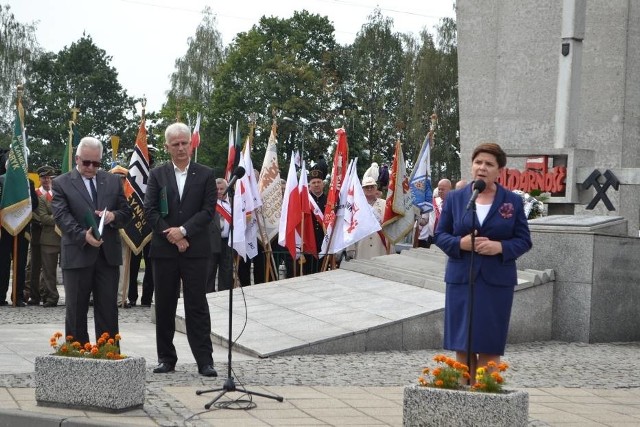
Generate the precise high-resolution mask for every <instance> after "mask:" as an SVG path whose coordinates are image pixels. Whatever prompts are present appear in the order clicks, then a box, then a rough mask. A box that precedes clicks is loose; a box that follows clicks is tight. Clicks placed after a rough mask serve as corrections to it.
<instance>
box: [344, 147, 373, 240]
mask: <svg viewBox="0 0 640 427" xmlns="http://www.w3.org/2000/svg"><path fill="white" fill-rule="evenodd" d="M356 162H357V159H355V161H354V164H355V163H356ZM350 173H351V176H350V177H349V179H348V181H347V182H346V183H345V184H346V185H347V195H346V202H345V206H344V216H343V218H342V230H343V235H344V238H343V244H344V247H345V248H346V247H347V246H349V245H353V244H354V243H358V242H359V241H360V240H362V239H364V238H365V237H367V236H368V235H370V234H372V233H375V232H377V231H380V229H381V227H380V222H379V221H378V219H377V218H376V216H375V214H374V213H373V209H371V206H369V202H368V201H367V198H366V197H365V195H364V191H363V190H362V185H361V184H360V179H359V178H358V171H357V168H356V167H355V165H354V166H353V168H352V169H351V170H350ZM340 195H341V196H342V194H340ZM340 249H342V248H340Z"/></svg>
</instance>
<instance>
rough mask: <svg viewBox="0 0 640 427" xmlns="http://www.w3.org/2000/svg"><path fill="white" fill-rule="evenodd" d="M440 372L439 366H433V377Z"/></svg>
mask: <svg viewBox="0 0 640 427" xmlns="http://www.w3.org/2000/svg"><path fill="white" fill-rule="evenodd" d="M440 372H442V371H441V370H440V368H435V369H434V370H433V376H434V377H437V376H438V375H440Z"/></svg>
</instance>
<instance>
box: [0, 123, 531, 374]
mask: <svg viewBox="0 0 640 427" xmlns="http://www.w3.org/2000/svg"><path fill="white" fill-rule="evenodd" d="M190 138H191V133H190V129H189V127H188V126H187V125H185V124H183V123H174V124H172V125H170V126H169V127H167V129H166V132H165V149H166V151H167V153H168V154H169V156H170V161H168V162H166V163H164V164H162V165H160V166H157V167H155V168H153V169H151V171H150V174H149V178H148V183H147V189H146V193H145V199H144V215H145V218H146V220H147V222H148V223H149V225H150V227H151V229H152V235H151V241H150V243H149V244H147V245H145V246H144V248H143V250H142V252H141V253H139V254H137V255H135V254H132V253H131V251H130V249H129V248H128V247H127V245H126V244H125V243H124V242H123V241H122V240H121V237H120V234H119V229H121V228H122V227H124V226H125V225H126V224H127V223H128V221H130V220H131V217H132V210H131V206H129V204H128V203H127V199H126V198H125V195H124V185H123V182H124V180H125V177H126V176H127V172H128V171H127V169H126V168H123V167H121V166H116V167H114V168H113V169H111V170H110V171H108V172H107V171H105V170H102V169H101V165H102V155H103V146H102V143H101V142H100V141H99V140H97V139H95V138H92V137H85V138H83V139H82V140H81V141H80V143H79V145H78V147H77V149H76V155H75V164H76V167H75V168H74V169H72V170H71V171H70V172H68V173H65V174H62V175H60V176H57V177H55V175H56V173H55V170H54V169H53V168H52V167H50V166H42V167H41V168H39V169H38V171H37V173H38V177H39V181H40V186H39V187H38V188H35V185H34V184H33V181H31V180H30V184H31V204H32V206H33V210H32V221H31V224H30V227H25V229H24V230H23V231H22V232H21V233H19V234H18V235H17V236H16V237H15V238H14V237H13V236H11V235H10V233H8V232H6V230H4V229H2V230H1V231H2V234H1V236H0V292H2V294H1V295H2V296H3V297H5V298H6V295H7V291H8V289H9V282H10V281H9V277H10V270H11V263H12V261H13V262H14V263H15V267H16V270H15V272H16V274H15V280H16V289H17V296H16V302H15V305H16V306H17V307H24V306H25V305H40V304H42V306H43V307H55V306H56V305H57V304H58V300H59V294H58V291H57V286H58V284H57V268H58V264H59V265H60V268H61V270H62V277H63V284H64V288H65V300H66V303H65V310H66V316H65V335H67V336H69V335H70V336H72V337H74V339H76V340H78V341H79V342H81V343H85V342H89V332H88V326H87V314H88V310H89V306H90V305H93V310H94V323H95V325H94V326H95V336H96V337H100V336H101V335H102V334H103V333H105V332H106V333H108V334H109V335H110V336H115V334H117V333H118V332H119V327H118V307H122V308H129V307H132V306H136V305H137V303H138V287H139V283H138V273H139V269H140V265H141V262H142V260H144V264H145V275H144V279H143V283H142V296H141V300H140V305H141V306H144V307H150V306H151V302H152V299H153V298H154V296H155V310H156V345H157V352H158V366H157V367H156V368H155V369H154V372H155V373H167V372H171V371H173V370H175V365H176V363H177V360H178V355H177V354H176V349H175V347H174V345H173V338H174V334H175V313H176V309H177V304H178V299H179V298H180V297H183V298H184V307H185V312H186V316H185V319H186V330H187V337H188V341H189V344H190V346H191V351H192V353H193V356H194V358H195V359H196V361H197V364H198V372H199V373H200V374H201V375H204V376H217V372H216V371H215V369H214V368H213V358H212V344H211V338H210V332H211V323H210V315H209V306H208V304H207V300H206V293H209V292H216V291H226V290H229V289H232V288H233V287H235V286H238V285H240V286H248V285H250V284H252V283H254V284H257V283H262V282H264V281H266V280H268V277H266V276H265V265H266V264H267V263H271V262H272V261H271V260H270V259H268V257H267V255H271V254H273V255H274V258H275V259H276V260H277V261H276V262H275V268H276V269H278V266H279V265H280V264H282V265H283V266H284V269H285V271H286V274H285V276H286V277H292V276H293V275H294V274H295V271H296V268H297V266H299V267H298V268H300V269H301V272H300V273H299V274H304V275H309V274H314V273H318V272H320V271H322V270H323V256H322V250H321V247H322V242H323V240H324V238H325V225H324V223H323V221H322V219H319V218H318V217H316V216H314V215H311V217H312V222H313V233H314V237H315V242H316V248H315V251H314V252H313V253H304V252H303V253H301V254H299V256H298V259H296V260H294V259H293V258H292V257H291V255H290V254H289V252H288V251H287V250H286V249H285V248H283V247H280V246H279V245H278V244H277V243H275V242H274V243H273V244H271V245H269V246H268V247H263V246H262V245H261V244H259V245H258V255H257V256H256V257H254V258H253V259H247V260H243V259H242V258H238V257H236V256H235V255H234V251H233V249H232V248H231V246H230V245H229V238H230V229H231V223H232V218H231V206H230V203H229V200H228V198H227V187H228V183H227V181H226V180H225V179H222V178H217V179H216V177H215V175H214V172H213V170H212V169H211V168H209V167H207V166H204V165H202V164H199V163H196V162H194V161H193V159H192V150H193V147H192V146H191V143H190V141H191V139H190ZM505 164H506V155H505V154H504V152H503V151H502V149H501V148H500V147H499V146H498V145H497V144H482V145H480V146H478V147H477V148H476V150H475V151H474V153H473V158H472V168H471V175H472V177H473V179H474V181H473V182H475V181H477V180H482V181H484V182H485V183H486V190H485V191H484V192H482V191H481V192H480V193H479V195H478V198H477V201H476V203H477V217H476V220H477V224H476V223H475V222H469V217H472V218H473V216H470V215H467V210H468V207H467V209H465V204H466V202H467V200H469V198H470V196H471V193H472V191H473V188H472V187H473V182H472V183H467V182H466V181H464V180H461V181H458V182H457V183H456V186H455V188H452V183H451V181H450V180H449V179H442V180H440V181H439V182H438V184H437V188H436V189H435V190H434V194H433V196H434V197H433V210H432V211H431V212H427V213H422V214H421V215H419V216H418V217H417V218H416V225H415V227H416V230H415V233H414V239H417V241H416V242H415V244H414V246H416V247H421V248H427V249H428V248H430V247H431V245H432V244H434V243H435V244H436V245H437V246H438V247H439V248H441V249H442V250H443V251H444V252H445V253H446V254H447V255H448V257H449V261H448V263H447V267H446V275H445V282H446V285H447V291H446V303H445V334H444V348H446V349H449V350H453V351H455V352H456V355H457V357H458V359H459V360H460V361H463V362H464V360H463V359H467V360H468V359H469V356H470V353H468V351H467V350H468V346H469V344H468V342H467V341H468V340H469V336H468V334H467V332H466V331H467V328H468V325H469V323H470V320H469V318H468V315H467V314H466V313H468V312H469V308H470V305H471V306H472V307H473V313H474V314H473V318H472V320H471V323H472V324H473V325H474V328H473V335H472V337H471V338H472V340H471V342H473V345H472V347H471V350H472V351H471V353H472V354H473V359H472V361H471V362H470V363H471V366H470V368H471V369H472V370H473V369H475V368H476V367H477V366H481V365H484V364H486V362H488V361H497V360H499V358H500V355H502V354H503V353H504V346H505V342H506V334H507V330H508V324H509V316H510V310H511V302H512V298H513V287H514V286H515V284H516V282H517V280H516V270H515V260H516V259H517V258H518V257H519V256H520V255H522V254H523V253H525V252H526V251H527V250H529V249H530V247H531V240H530V238H529V231H528V226H527V222H526V218H524V216H523V212H522V211H521V208H522V205H521V203H518V202H519V201H520V200H519V199H517V196H514V195H513V194H511V193H510V192H508V191H506V190H505V189H503V188H502V187H501V186H500V185H499V184H498V183H497V177H498V176H499V172H500V170H501V169H502V168H503V167H504V166H505ZM254 173H255V176H256V178H257V177H258V174H257V171H254ZM327 174H328V167H327V164H326V161H325V160H324V158H323V157H322V156H320V158H319V159H318V161H317V162H316V163H315V165H314V167H313V168H312V170H310V171H309V173H308V178H309V182H308V188H309V195H310V197H311V198H312V199H313V203H314V204H315V205H316V206H317V207H318V209H319V210H320V211H321V212H324V210H325V206H326V204H327V194H326V189H325V179H326V178H327V176H328V175H327ZM4 177H5V175H0V194H1V190H2V187H3V185H4ZM54 177H55V179H54ZM283 184H286V183H283ZM388 184H389V172H388V167H387V165H386V164H383V166H382V168H378V165H377V164H376V163H374V164H372V165H371V167H370V168H369V169H368V170H367V172H365V175H364V176H363V179H362V182H361V186H362V190H363V193H364V196H365V198H366V201H367V202H368V204H369V208H370V209H371V212H372V213H373V216H374V217H375V218H376V219H377V220H378V221H379V222H380V224H382V222H383V218H384V217H385V209H386V203H385V200H384V199H383V198H382V197H381V196H382V192H383V191H386V187H387V186H388ZM452 190H455V191H452ZM283 191H284V185H283ZM497 204H501V206H502V207H501V208H500V209H497V208H495V206H497ZM506 205H509V206H511V209H512V210H511V211H510V212H509V215H506V214H505V210H504V209H503V208H504V206H506ZM474 210H475V209H474ZM98 223H100V226H99V227H98V226H97V224H98ZM474 233H475V234H474ZM472 234H473V238H472ZM393 252H394V248H393V244H392V243H391V242H388V241H387V239H386V238H385V235H384V233H382V232H381V231H378V232H374V233H371V234H370V235H368V236H366V237H365V238H363V239H361V240H359V241H358V242H357V243H355V244H352V245H350V246H348V247H347V248H346V254H347V259H371V258H373V257H376V256H381V255H386V254H390V253H393ZM471 254H475V255H476V256H477V257H479V260H478V261H476V262H474V261H473V257H472V256H471ZM14 258H15V259H14ZM234 258H236V259H235V263H236V267H235V268H234ZM27 260H28V261H27ZM123 263H124V264H125V266H126V267H127V268H123ZM472 264H473V268H474V273H473V276H470V273H469V269H470V267H471V265H472ZM325 268H326V267H325ZM252 271H253V280H251V272H252ZM276 277H277V276H276ZM472 281H473V282H474V286H475V287H476V288H477V295H475V297H474V298H475V299H474V300H471V301H470V300H469V298H470V297H469V295H468V292H467V289H468V287H469V282H472ZM154 294H155V295H154ZM7 304H8V302H7V301H6V299H4V298H3V299H0V305H7Z"/></svg>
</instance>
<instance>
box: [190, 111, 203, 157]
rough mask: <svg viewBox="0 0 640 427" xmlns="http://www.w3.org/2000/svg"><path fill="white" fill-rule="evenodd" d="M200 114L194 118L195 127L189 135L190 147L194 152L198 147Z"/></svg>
mask: <svg viewBox="0 0 640 427" xmlns="http://www.w3.org/2000/svg"><path fill="white" fill-rule="evenodd" d="M200 118H201V116H200V113H198V116H197V118H196V125H195V126H194V127H193V133H192V134H191V147H192V148H193V149H194V150H195V149H196V148H198V146H199V145H200Z"/></svg>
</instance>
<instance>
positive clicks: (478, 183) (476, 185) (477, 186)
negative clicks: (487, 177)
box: [473, 179, 487, 193]
mask: <svg viewBox="0 0 640 427" xmlns="http://www.w3.org/2000/svg"><path fill="white" fill-rule="evenodd" d="M485 188H487V183H486V182H484V181H483V180H481V179H476V180H475V181H474V182H473V189H474V190H478V193H482V192H483V191H484V189H485Z"/></svg>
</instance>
